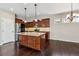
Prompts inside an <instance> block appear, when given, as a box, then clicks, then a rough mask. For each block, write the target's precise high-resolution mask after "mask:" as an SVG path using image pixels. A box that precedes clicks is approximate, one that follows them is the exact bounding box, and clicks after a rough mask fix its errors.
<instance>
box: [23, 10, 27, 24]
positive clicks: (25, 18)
mask: <svg viewBox="0 0 79 59" xmlns="http://www.w3.org/2000/svg"><path fill="white" fill-rule="evenodd" d="M26 9H27V8H24V10H25V20H24V22H25V23H26V22H27V21H26V18H27V17H26Z"/></svg>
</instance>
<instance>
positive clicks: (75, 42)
mask: <svg viewBox="0 0 79 59" xmlns="http://www.w3.org/2000/svg"><path fill="white" fill-rule="evenodd" d="M51 40H58V41H63V42H72V43H79V41H70V40H61V39H56V38H53V39H51Z"/></svg>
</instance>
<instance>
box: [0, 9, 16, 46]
mask: <svg viewBox="0 0 79 59" xmlns="http://www.w3.org/2000/svg"><path fill="white" fill-rule="evenodd" d="M14 40H15V14H14V13H11V12H8V11H3V10H0V45H1V44H4V43H8V42H11V41H14Z"/></svg>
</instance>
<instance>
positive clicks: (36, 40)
mask: <svg viewBox="0 0 79 59" xmlns="http://www.w3.org/2000/svg"><path fill="white" fill-rule="evenodd" d="M40 44H41V43H40V37H36V38H35V44H34V45H35V49H37V50H40V49H41V47H40Z"/></svg>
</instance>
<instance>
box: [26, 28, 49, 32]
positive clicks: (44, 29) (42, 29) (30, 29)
mask: <svg viewBox="0 0 79 59" xmlns="http://www.w3.org/2000/svg"><path fill="white" fill-rule="evenodd" d="M35 29H36V28H33V27H32V28H25V31H34V30H35ZM38 29H39V31H46V32H49V31H50V27H39V28H38Z"/></svg>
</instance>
